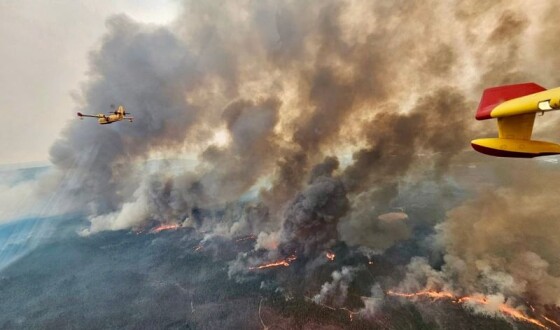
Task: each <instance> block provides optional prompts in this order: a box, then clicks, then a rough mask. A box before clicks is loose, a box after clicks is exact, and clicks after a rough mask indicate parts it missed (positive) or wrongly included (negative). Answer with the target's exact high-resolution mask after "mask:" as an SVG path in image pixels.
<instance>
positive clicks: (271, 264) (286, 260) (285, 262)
mask: <svg viewBox="0 0 560 330" xmlns="http://www.w3.org/2000/svg"><path fill="white" fill-rule="evenodd" d="M296 259H297V257H296V256H295V255H293V254H292V255H290V256H288V257H286V258H284V259H280V260H277V261H273V262H269V263H265V264H262V265H259V266H255V267H249V269H250V270H256V269H268V268H275V267H280V266H283V267H288V266H290V263H292V261H294V260H296Z"/></svg>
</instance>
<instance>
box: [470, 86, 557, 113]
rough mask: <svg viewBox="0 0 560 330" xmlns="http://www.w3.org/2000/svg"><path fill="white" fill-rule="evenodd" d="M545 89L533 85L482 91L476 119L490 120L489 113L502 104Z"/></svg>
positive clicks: (501, 87)
mask: <svg viewBox="0 0 560 330" xmlns="http://www.w3.org/2000/svg"><path fill="white" fill-rule="evenodd" d="M545 90H546V88H544V87H542V86H539V85H537V84H535V83H525V84H517V85H507V86H498V87H492V88H488V89H485V90H484V93H483V94H482V98H481V99H480V104H479V106H478V109H477V111H476V117H475V118H476V119H478V120H484V119H490V118H492V117H491V115H490V113H491V112H492V110H494V108H495V107H497V106H498V105H500V104H501V103H502V102H505V101H508V100H511V99H515V98H518V97H522V96H525V95H530V94H534V93H538V92H542V91H545Z"/></svg>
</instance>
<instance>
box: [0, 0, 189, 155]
mask: <svg viewBox="0 0 560 330" xmlns="http://www.w3.org/2000/svg"><path fill="white" fill-rule="evenodd" d="M179 7H180V6H179V2H178V1H177V0H150V1H147V0H145V1H140V0H120V1H110V0H104V1H89V0H51V1H46V0H43V1H39V0H2V1H0V59H1V63H2V64H1V65H0V114H1V115H2V118H3V126H2V128H0V164H7V163H19V162H31V161H46V160H48V151H49V147H50V145H51V144H52V142H53V141H54V140H55V139H56V137H57V136H58V134H59V132H60V130H61V129H62V127H63V126H64V125H65V123H66V122H67V121H68V120H76V119H75V118H74V117H73V116H72V112H73V111H72V110H73V109H74V107H75V104H74V102H73V100H72V97H71V95H70V94H71V92H72V91H77V90H78V89H79V86H80V82H82V81H84V80H85V79H86V75H85V72H86V71H87V69H88V68H87V57H88V52H89V51H90V50H92V49H95V47H96V46H97V45H98V43H99V40H100V37H101V36H102V35H103V33H104V31H105V19H106V18H107V17H108V16H110V15H113V14H119V13H125V14H127V15H128V16H130V17H132V18H134V19H136V20H138V21H142V22H150V23H158V24H164V23H166V22H169V21H171V20H172V19H173V18H174V17H175V15H176V14H177V12H178V11H179Z"/></svg>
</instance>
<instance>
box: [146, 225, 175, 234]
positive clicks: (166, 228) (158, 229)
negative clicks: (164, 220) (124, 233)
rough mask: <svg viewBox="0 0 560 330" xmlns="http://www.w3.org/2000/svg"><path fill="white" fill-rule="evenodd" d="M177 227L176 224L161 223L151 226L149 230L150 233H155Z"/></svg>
mask: <svg viewBox="0 0 560 330" xmlns="http://www.w3.org/2000/svg"><path fill="white" fill-rule="evenodd" d="M177 228H179V225H178V224H161V225H159V226H157V227H155V228H152V230H150V233H152V234H157V233H159V232H162V231H164V230H175V229H177Z"/></svg>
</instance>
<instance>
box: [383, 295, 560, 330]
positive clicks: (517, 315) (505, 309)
mask: <svg viewBox="0 0 560 330" xmlns="http://www.w3.org/2000/svg"><path fill="white" fill-rule="evenodd" d="M387 295H389V296H396V297H403V298H409V299H411V298H417V297H428V298H432V299H434V300H438V299H444V298H445V299H449V300H452V301H453V302H454V303H458V304H464V303H467V302H474V303H476V304H480V305H487V304H488V298H486V297H484V296H464V297H457V296H455V295H454V294H453V293H451V292H447V291H432V290H423V291H420V292H416V293H402V292H394V291H391V290H389V291H387ZM499 311H500V312H501V313H502V314H503V315H506V316H509V317H511V318H513V319H516V320H519V321H523V322H528V323H531V324H534V325H536V326H539V327H541V328H545V329H546V328H547V327H546V326H545V325H544V324H543V323H542V322H541V321H539V320H537V319H535V318H531V317H529V316H527V315H525V314H523V312H521V311H520V310H518V309H516V308H513V307H511V306H509V305H506V304H500V306H499ZM543 318H544V319H546V320H548V319H547V318H546V316H544V315H543ZM552 322H554V321H552ZM554 323H555V322H554Z"/></svg>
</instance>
